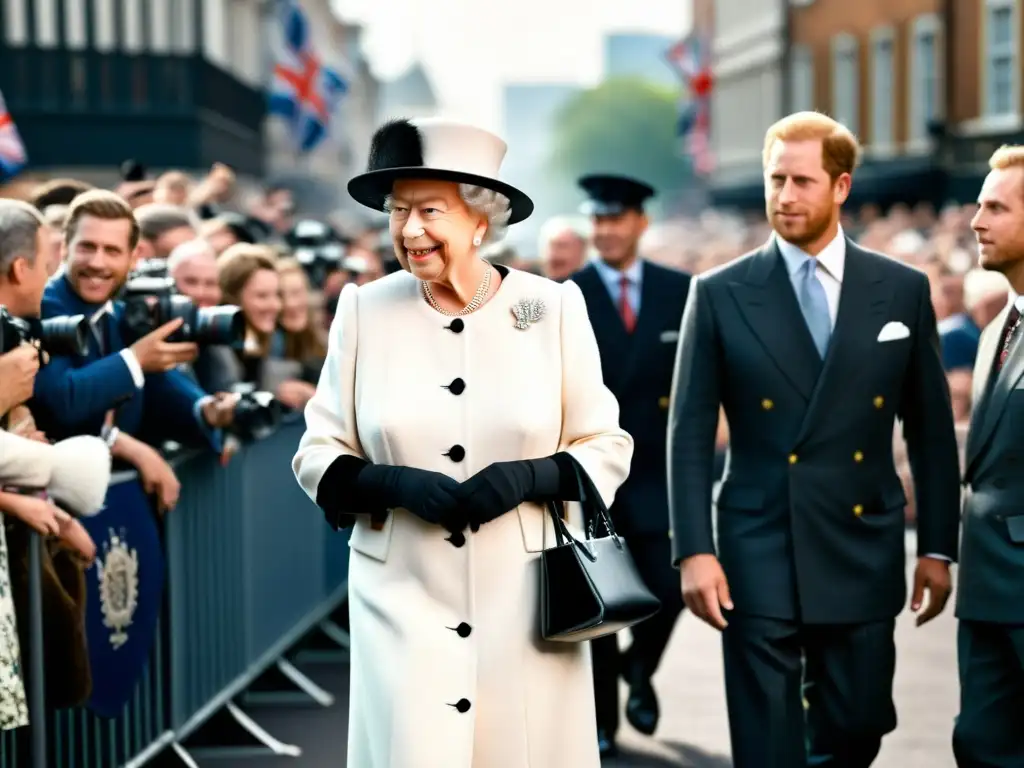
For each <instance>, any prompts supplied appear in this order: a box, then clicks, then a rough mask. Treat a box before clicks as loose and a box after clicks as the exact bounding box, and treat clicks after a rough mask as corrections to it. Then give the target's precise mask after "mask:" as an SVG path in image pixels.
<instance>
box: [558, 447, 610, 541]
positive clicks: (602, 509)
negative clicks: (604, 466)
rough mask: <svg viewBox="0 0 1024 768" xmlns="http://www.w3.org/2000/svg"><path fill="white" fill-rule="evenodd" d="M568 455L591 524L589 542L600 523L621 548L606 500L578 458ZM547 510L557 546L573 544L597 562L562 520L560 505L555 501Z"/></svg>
mask: <svg viewBox="0 0 1024 768" xmlns="http://www.w3.org/2000/svg"><path fill="white" fill-rule="evenodd" d="M566 455H567V456H569V458H570V459H572V464H573V469H574V471H575V474H576V483H577V489H578V496H579V499H580V505H581V506H582V507H583V518H584V520H585V521H589V524H588V525H587V527H586V537H587V541H590V540H591V539H593V538H595V537H594V532H595V527H596V524H597V522H598V521H600V522H601V523H603V524H604V528H605V530H606V531H607V532H608V535H609V536H610V537H611V538H612V539H614V541H615V543H616V546H618V547H619V548H621V547H622V542H621V541H620V539H619V536H618V534H617V533H616V532H615V526H614V525H613V524H612V518H611V515H610V514H609V512H608V506H607V505H606V504H605V503H604V499H603V498H601V493H600V492H599V491H598V490H597V487H596V486H595V485H594V481H593V480H591V479H590V475H588V474H587V471H586V470H585V469H584V468H583V467H582V466H581V465H580V463H579V462H578V461H577V460H576V458H575V457H574V456H572V454H566ZM547 509H548V514H549V515H550V516H551V521H552V523H553V524H554V528H555V542H556V545H557V546H562V545H564V544H566V543H568V542H572V543H573V544H575V545H576V547H577V548H578V549H579V550H580V552H582V553H583V554H584V556H586V557H587V558H588V559H589V560H591V561H593V560H595V559H596V558H595V557H594V554H593V553H592V552H591V551H590V549H589V548H588V547H587V546H586V544H584V543H583V542H581V541H579V540H578V539H577V538H576V537H575V536H573V535H572V532H571V531H570V530H569V528H568V526H567V525H566V524H565V520H563V519H562V514H561V511H560V510H559V508H558V504H557V503H556V502H554V501H549V502H548V503H547Z"/></svg>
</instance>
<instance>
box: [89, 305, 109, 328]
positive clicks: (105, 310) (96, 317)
mask: <svg viewBox="0 0 1024 768" xmlns="http://www.w3.org/2000/svg"><path fill="white" fill-rule="evenodd" d="M113 314H114V302H113V301H108V302H107V303H106V304H104V305H103V306H102V307H100V308H99V309H97V310H96V311H95V312H93V313H92V317H90V318H89V322H90V323H92V324H94V325H95V324H96V323H98V322H99V321H100V320H101V319H103V317H104V316H105V315H113Z"/></svg>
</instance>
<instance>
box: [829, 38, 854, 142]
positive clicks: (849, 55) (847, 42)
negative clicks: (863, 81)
mask: <svg viewBox="0 0 1024 768" xmlns="http://www.w3.org/2000/svg"><path fill="white" fill-rule="evenodd" d="M858 53H859V51H858V46H857V39H856V38H855V37H853V36H851V35H847V34H840V35H836V36H835V37H834V38H832V117H833V118H835V119H836V120H838V121H839V122H840V123H842V124H843V125H845V126H846V127H847V128H849V129H850V130H851V131H853V132H854V133H859V132H860V73H859V71H858V70H859V61H858V58H859V57H858Z"/></svg>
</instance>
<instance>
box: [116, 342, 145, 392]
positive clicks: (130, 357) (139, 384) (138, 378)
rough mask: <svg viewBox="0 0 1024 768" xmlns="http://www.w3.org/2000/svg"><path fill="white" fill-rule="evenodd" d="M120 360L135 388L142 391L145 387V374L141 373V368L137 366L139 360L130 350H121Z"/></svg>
mask: <svg viewBox="0 0 1024 768" xmlns="http://www.w3.org/2000/svg"><path fill="white" fill-rule="evenodd" d="M121 358H122V359H123V360H124V364H125V365H127V366H128V371H129V372H130V373H131V375H132V381H134V382H135V388H136V389H142V388H143V387H144V386H146V374H144V373H143V372H142V366H141V365H139V360H138V358H137V357H135V353H134V352H132V351H131V350H130V349H122V350H121Z"/></svg>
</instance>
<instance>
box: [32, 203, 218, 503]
mask: <svg viewBox="0 0 1024 768" xmlns="http://www.w3.org/2000/svg"><path fill="white" fill-rule="evenodd" d="M138 241H139V226H138V223H137V222H136V220H135V217H134V215H133V213H132V209H131V207H130V206H129V205H128V204H127V203H126V202H125V201H124V200H123V199H122V198H120V197H119V196H117V195H115V194H113V193H111V192H107V191H104V190H91V191H89V192H86V193H84V194H82V195H80V196H79V197H77V198H76V199H75V201H74V202H73V203H72V205H71V207H70V209H69V210H68V215H67V220H66V223H65V228H64V241H63V245H62V248H63V251H64V254H63V256H64V259H63V260H64V269H63V270H62V271H61V272H58V273H57V274H56V275H55V276H54V277H53V278H52V279H51V280H50V282H49V283H48V284H47V285H46V289H45V292H44V294H43V299H42V314H43V317H44V318H51V317H57V316H67V315H84V316H85V317H86V318H88V319H89V328H90V331H91V333H90V334H89V338H88V351H87V353H86V354H85V355H74V356H70V357H54V358H53V359H51V360H50V362H49V364H48V365H45V366H43V368H42V369H41V370H40V372H39V374H38V376H37V377H36V386H35V402H37V403H39V405H40V406H41V409H40V414H39V416H40V418H41V420H40V426H42V427H43V429H44V430H45V431H46V432H47V433H48V434H50V435H51V436H66V435H71V434H101V435H103V436H104V437H105V438H106V439H107V441H108V444H109V445H110V447H111V453H112V455H113V456H114V457H115V458H119V459H122V460H124V461H127V462H128V463H130V464H132V465H133V466H135V467H136V469H137V470H138V471H139V474H140V476H141V479H142V482H143V485H144V487H145V488H146V489H147V491H149V492H151V493H154V494H155V495H156V496H157V500H158V504H159V506H160V507H161V508H164V509H169V508H171V507H173V506H174V505H175V504H176V502H177V498H178V492H179V485H178V481H177V479H176V478H175V476H174V472H173V470H171V468H170V466H169V465H168V464H167V462H166V461H164V459H163V458H162V457H161V456H160V454H159V453H157V452H156V451H155V450H154V449H153V448H152V447H150V446H149V445H146V443H144V442H141V441H140V440H137V439H135V438H134V437H131V435H138V436H140V437H145V436H149V437H151V438H158V439H161V440H163V439H172V440H175V441H176V442H179V443H182V444H189V443H195V442H197V441H208V442H209V443H211V444H212V445H213V447H214V448H215V450H219V449H220V442H221V437H220V433H219V430H220V429H221V428H223V427H225V426H227V425H228V424H229V423H230V421H231V417H232V408H233V403H232V401H230V400H229V399H227V398H225V397H223V396H216V397H212V396H209V395H207V394H206V393H204V392H203V391H202V390H201V389H199V388H198V387H197V386H196V385H195V384H194V383H193V382H192V381H190V380H189V378H188V377H187V376H185V375H183V374H182V373H180V372H179V371H177V370H175V368H176V367H177V366H179V365H180V364H182V363H189V362H191V361H192V360H194V359H195V356H196V352H197V348H196V345H195V344H192V343H184V342H173V341H169V338H170V337H171V336H172V334H174V332H175V331H177V330H178V329H179V328H180V326H181V321H180V320H175V321H172V322H170V323H166V324H164V325H163V326H161V327H159V328H157V329H155V330H153V331H151V332H150V333H148V334H146V335H144V336H142V337H141V338H139V339H138V340H136V341H134V342H133V343H131V344H130V345H126V344H125V339H124V335H123V328H122V317H123V312H124V306H123V304H122V302H120V301H119V300H117V298H116V296H117V293H118V291H119V290H120V289H121V287H122V286H123V285H124V283H125V280H126V279H127V277H128V275H129V273H130V272H131V270H132V268H133V266H134V263H135V258H136V246H137V245H138ZM146 403H150V404H152V406H153V407H150V408H147V407H145V404H146ZM44 418H45V421H44V420H43V419H44ZM153 442H155V440H154V441H153Z"/></svg>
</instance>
